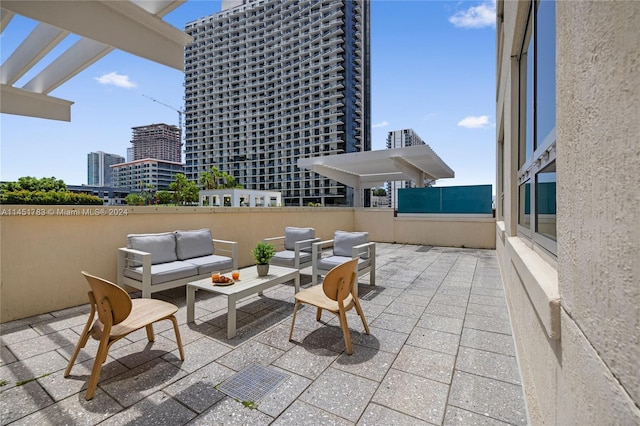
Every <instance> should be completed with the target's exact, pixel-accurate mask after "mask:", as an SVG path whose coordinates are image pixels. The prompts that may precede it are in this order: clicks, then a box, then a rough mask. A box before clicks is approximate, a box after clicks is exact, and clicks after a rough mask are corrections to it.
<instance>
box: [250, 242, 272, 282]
mask: <svg viewBox="0 0 640 426" xmlns="http://www.w3.org/2000/svg"><path fill="white" fill-rule="evenodd" d="M251 254H252V255H253V259H254V260H255V261H256V265H257V268H258V276H260V277H262V276H265V275H267V274H268V273H269V261H270V260H271V258H272V257H273V256H274V255H275V254H276V248H275V247H274V246H273V244H269V243H265V242H264V241H260V242H259V243H258V244H256V246H255V247H254V248H253V250H251Z"/></svg>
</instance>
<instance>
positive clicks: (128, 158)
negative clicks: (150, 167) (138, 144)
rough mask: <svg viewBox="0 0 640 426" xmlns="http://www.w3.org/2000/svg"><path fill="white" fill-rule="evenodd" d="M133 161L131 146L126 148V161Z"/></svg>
mask: <svg viewBox="0 0 640 426" xmlns="http://www.w3.org/2000/svg"><path fill="white" fill-rule="evenodd" d="M129 161H133V147H132V146H130V147H129V148H127V162H129Z"/></svg>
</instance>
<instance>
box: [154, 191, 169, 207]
mask: <svg viewBox="0 0 640 426" xmlns="http://www.w3.org/2000/svg"><path fill="white" fill-rule="evenodd" d="M172 199H173V194H172V193H170V192H169V191H158V192H156V201H157V202H158V204H170V203H171V200H172Z"/></svg>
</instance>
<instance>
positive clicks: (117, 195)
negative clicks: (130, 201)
mask: <svg viewBox="0 0 640 426" xmlns="http://www.w3.org/2000/svg"><path fill="white" fill-rule="evenodd" d="M67 190H69V191H70V192H75V193H78V194H87V195H94V196H96V197H98V198H102V200H103V202H104V205H105V206H120V205H124V204H126V203H125V201H124V199H125V198H126V196H127V195H129V192H130V191H129V190H128V189H126V188H114V187H112V186H94V185H67Z"/></svg>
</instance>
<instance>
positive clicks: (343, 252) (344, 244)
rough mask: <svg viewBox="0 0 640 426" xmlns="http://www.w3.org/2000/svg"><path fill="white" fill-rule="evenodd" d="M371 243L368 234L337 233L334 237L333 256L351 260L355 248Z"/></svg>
mask: <svg viewBox="0 0 640 426" xmlns="http://www.w3.org/2000/svg"><path fill="white" fill-rule="evenodd" d="M368 242H369V233H368V232H345V231H336V232H335V234H334V235H333V254H334V255H335V256H345V257H349V258H351V256H352V253H351V249H352V248H353V247H354V246H359V245H360V244H364V243H368ZM361 257H366V256H361Z"/></svg>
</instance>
